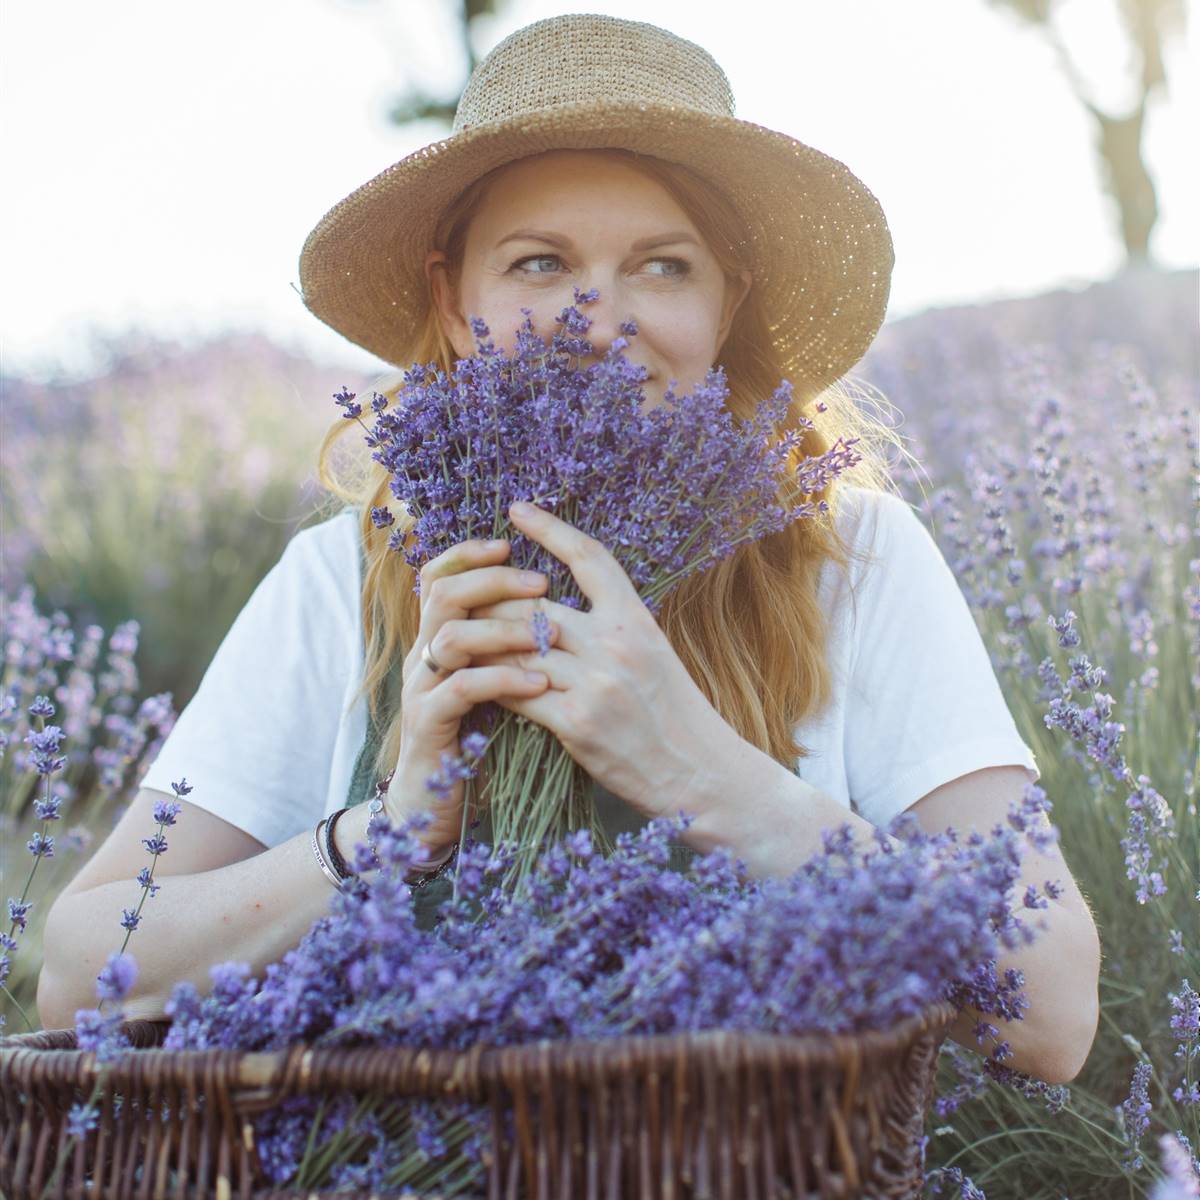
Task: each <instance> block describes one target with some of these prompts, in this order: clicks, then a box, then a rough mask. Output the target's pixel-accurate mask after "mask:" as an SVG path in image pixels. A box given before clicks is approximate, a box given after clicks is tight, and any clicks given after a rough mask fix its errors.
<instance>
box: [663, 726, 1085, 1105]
mask: <svg viewBox="0 0 1200 1200" xmlns="http://www.w3.org/2000/svg"><path fill="white" fill-rule="evenodd" d="M740 753H741V755H742V757H741V760H740V761H738V762H736V763H730V764H729V769H728V771H727V772H726V773H725V778H726V780H731V779H737V780H738V781H739V782H738V785H737V792H738V794H740V795H744V796H745V797H746V798H747V801H746V803H744V804H738V805H730V804H729V803H728V800H727V798H725V797H727V795H728V792H725V793H724V795H722V794H721V793H719V792H718V791H717V788H718V786H719V787H721V788H724V789H728V788H729V787H730V786H731V785H730V784H729V783H728V782H726V783H723V784H718V783H717V781H715V780H714V783H713V790H712V791H709V792H704V791H703V790H701V791H700V792H698V793H696V797H695V799H694V800H693V805H694V809H693V811H694V813H695V817H696V819H695V821H694V822H693V824H692V825H691V826H690V827H689V829H688V830H687V832H686V834H685V840H687V841H688V843H689V844H690V845H691V846H693V848H695V849H696V850H698V851H699V852H700V853H702V854H704V853H708V852H709V851H710V850H712V849H713V848H714V847H715V846H718V845H724V846H728V847H730V848H731V849H732V850H733V852H734V853H735V854H736V855H737V856H738V857H739V858H741V859H743V860H744V861H745V863H746V867H747V870H748V871H749V873H750V874H751V875H752V876H754V877H755V878H766V877H769V876H780V877H782V876H787V875H791V874H793V873H794V872H795V871H796V870H797V869H798V868H799V867H800V866H801V865H802V864H803V863H805V862H806V861H808V859H810V858H811V857H813V855H815V854H819V853H820V852H821V850H822V849H823V843H822V839H821V834H822V832H823V831H825V830H835V829H837V828H838V827H839V826H840V825H842V824H844V823H846V824H849V825H850V828H851V831H852V834H853V837H854V840H855V842H856V843H857V844H858V845H859V846H860V847H861V848H862V849H867V848H877V845H878V843H877V841H876V827H875V826H874V825H872V824H871V823H870V822H869V821H866V820H864V819H863V818H862V817H860V816H858V815H857V814H855V813H853V812H851V811H850V810H849V809H847V808H845V807H844V806H843V805H841V804H839V803H838V802H837V801H836V800H834V799H832V798H831V797H829V796H826V795H825V794H824V793H822V792H820V791H818V790H817V789H816V788H814V787H812V786H811V785H810V784H808V783H805V782H804V780H802V779H800V778H799V777H798V776H796V775H795V774H793V773H792V772H791V771H789V770H788V769H787V768H786V767H784V766H782V765H781V764H779V763H777V762H776V761H775V760H774V759H772V758H770V757H769V756H768V755H766V754H763V753H761V752H760V751H759V750H757V749H756V748H755V747H752V746H749V745H748V744H747V745H746V750H745V751H743V752H740ZM722 801H724V802H722ZM889 840H890V841H891V842H892V843H893V844H894V845H896V846H897V847H899V846H900V845H901V843H900V842H899V841H898V840H897V839H896V838H889ZM1019 915H1021V917H1022V920H1023V921H1025V922H1026V923H1027V924H1029V925H1030V926H1031V927H1033V928H1034V930H1035V932H1036V934H1037V936H1036V939H1035V940H1034V942H1033V943H1032V944H1031V945H1028V946H1022V947H1020V948H1018V949H1017V950H1015V951H1011V952H1008V953H1006V954H1005V955H1004V956H1003V957H999V958H997V967H996V972H997V977H998V978H1000V979H1003V978H1004V972H1005V971H1006V970H1007V969H1008V968H1010V967H1011V968H1013V969H1015V970H1019V971H1020V972H1021V973H1022V975H1023V976H1024V978H1025V982H1024V985H1023V990H1024V991H1025V993H1026V995H1027V996H1028V998H1029V1007H1028V1008H1027V1009H1026V1011H1025V1013H1024V1015H1023V1016H1022V1018H1021V1019H1020V1020H1017V1021H1005V1020H1003V1019H1001V1018H998V1017H996V1016H995V1015H994V1014H983V1013H979V1012H977V1011H976V1010H974V1009H971V1008H965V1009H963V1010H962V1012H961V1013H960V1014H959V1016H958V1018H957V1019H956V1021H955V1023H954V1024H953V1025H952V1026H951V1029H950V1033H949V1036H950V1037H951V1038H953V1039H954V1040H955V1041H957V1042H959V1043H961V1044H962V1045H964V1046H967V1047H969V1048H970V1049H972V1050H975V1051H977V1052H978V1053H981V1054H985V1055H986V1054H988V1053H989V1052H990V1051H991V1049H992V1047H993V1043H992V1042H991V1041H990V1039H988V1040H985V1042H984V1044H983V1045H982V1046H980V1044H979V1043H978V1041H977V1040H976V1037H975V1026H976V1023H977V1022H978V1021H980V1020H986V1021H988V1022H990V1023H991V1024H992V1025H994V1026H996V1027H997V1028H998V1029H999V1030H1000V1035H999V1036H1000V1039H1001V1040H1004V1041H1007V1042H1009V1044H1010V1045H1011V1047H1012V1050H1013V1055H1012V1057H1011V1058H1008V1059H1006V1060H1005V1063H1004V1065H1005V1066H1007V1067H1010V1068H1011V1069H1012V1070H1015V1071H1023V1072H1025V1073H1027V1074H1029V1075H1033V1076H1035V1077H1036V1078H1038V1079H1041V1080H1044V1081H1045V1082H1048V1083H1065V1082H1068V1081H1069V1080H1070V1079H1072V1078H1074V1076H1075V1074H1076V1073H1077V1072H1078V1070H1079V1069H1080V1067H1081V1066H1082V1063H1083V1061H1084V1059H1085V1058H1086V1057H1087V1051H1088V1049H1089V1048H1090V1046H1091V1043H1092V1038H1093V1036H1094V1033H1095V1029H1096V1021H1097V1019H1098V1014H1097V1012H1096V1010H1095V1009H1094V1007H1092V1006H1091V1004H1090V1003H1083V1004H1081V1003H1080V999H1079V998H1080V995H1081V989H1080V980H1086V979H1095V978H1096V977H1097V976H1098V973H1099V954H1100V950H1099V945H1098V941H1097V939H1096V937H1095V930H1094V928H1093V927H1092V926H1090V924H1088V925H1087V927H1086V928H1085V927H1084V926H1085V924H1086V923H1085V922H1083V921H1082V920H1081V918H1080V917H1079V916H1078V914H1076V913H1075V912H1073V911H1072V910H1070V909H1067V908H1064V907H1063V906H1062V905H1061V904H1059V903H1057V902H1056V901H1053V900H1051V901H1049V904H1048V907H1047V908H1045V909H1038V910H1036V911H1034V910H1027V911H1024V912H1023V913H1021V914H1019ZM1043 922H1044V923H1045V925H1046V928H1045V929H1044V930H1043V929H1039V928H1037V927H1038V926H1039V925H1040V924H1042V923H1043ZM1087 995H1088V996H1089V997H1090V996H1091V995H1092V993H1091V992H1088V993H1087Z"/></svg>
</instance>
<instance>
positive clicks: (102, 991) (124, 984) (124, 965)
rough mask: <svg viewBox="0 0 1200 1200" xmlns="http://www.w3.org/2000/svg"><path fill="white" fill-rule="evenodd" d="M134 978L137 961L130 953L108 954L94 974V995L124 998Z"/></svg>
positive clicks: (110, 998)
mask: <svg viewBox="0 0 1200 1200" xmlns="http://www.w3.org/2000/svg"><path fill="white" fill-rule="evenodd" d="M136 978H137V963H136V962H135V961H134V958H133V955H132V954H121V953H114V954H110V955H109V956H108V961H107V962H106V963H105V964H104V966H103V967H102V968H101V969H100V974H99V975H97V976H96V995H97V996H98V997H99V998H100V999H101V1000H118V1001H119V1000H124V999H125V997H126V996H127V995H128V994H129V989H130V988H131V987H133V981H134V980H135V979H136Z"/></svg>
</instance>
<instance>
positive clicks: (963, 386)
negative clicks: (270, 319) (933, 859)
mask: <svg viewBox="0 0 1200 1200" xmlns="http://www.w3.org/2000/svg"><path fill="white" fill-rule="evenodd" d="M1198 282H1200V280H1198V277H1197V273H1196V272H1195V271H1190V272H1175V273H1171V274H1160V273H1152V272H1150V273H1132V274H1127V275H1124V276H1122V277H1119V278H1117V279H1115V280H1113V281H1111V282H1109V283H1105V284H1103V285H1097V286H1095V287H1092V288H1090V289H1088V290H1087V291H1086V292H1083V293H1078V294H1074V293H1054V294H1050V295H1046V296H1040V297H1033V298H1028V299H1024V300H1015V301H1006V302H1001V303H995V304H991V305H987V306H979V307H964V308H957V309H950V310H942V311H935V312H930V313H927V314H923V315H921V316H919V317H915V318H910V319H908V320H905V321H902V322H896V323H893V324H889V325H887V326H885V327H884V329H883V330H882V331H881V332H880V334H879V336H878V338H877V340H876V342H875V344H874V345H873V346H872V348H871V350H870V352H869V353H868V355H867V357H866V358H865V359H864V360H863V362H862V364H860V367H859V368H858V370H857V371H856V372H854V375H855V377H856V378H858V379H860V380H862V381H863V383H864V386H863V388H862V402H863V403H864V404H867V405H877V406H879V407H880V408H882V409H885V410H890V411H891V412H892V413H893V414H894V419H895V421H896V422H897V423H898V424H899V428H900V431H901V432H902V433H903V434H904V435H905V436H906V438H907V439H908V442H907V446H908V450H909V454H910V456H911V457H910V458H908V459H904V460H898V461H896V462H895V463H894V464H893V468H894V475H895V478H896V480H897V483H898V485H899V487H900V490H901V492H902V494H903V495H904V496H905V498H906V499H907V500H909V501H910V502H911V503H912V504H913V505H914V506H915V507H916V509H917V511H918V513H919V514H920V515H921V517H922V519H923V520H924V521H925V523H926V524H927V526H928V528H929V529H930V531H931V533H932V534H933V536H934V538H935V540H936V541H937V543H938V545H939V546H940V547H941V549H942V552H943V553H944V555H945V557H946V559H947V562H948V563H949V565H950V567H951V568H952V570H953V572H954V574H955V576H956V578H957V579H958V581H959V584H960V586H961V587H962V589H963V592H964V594H965V595H966V597H967V599H968V601H969V603H970V605H971V608H972V610H973V612H974V614H975V616H976V619H977V621H978V623H979V627H980V629H981V631H982V633H983V636H984V640H985V642H986V644H987V646H988V648H989V650H990V652H991V655H992V660H993V663H994V665H995V668H996V671H997V675H998V677H999V679H1000V682H1001V684H1002V686H1003V690H1004V693H1005V696H1006V698H1007V700H1008V703H1009V706H1010V708H1011V710H1012V712H1013V715H1014V717H1015V719H1016V721H1017V725H1018V728H1019V729H1020V731H1021V733H1022V736H1023V737H1024V738H1025V739H1026V741H1027V742H1028V743H1029V745H1030V746H1031V747H1032V748H1033V750H1034V752H1035V754H1036V756H1037V759H1038V763H1039V765H1040V767H1041V771H1042V778H1041V780H1040V781H1039V784H1040V786H1041V787H1042V788H1044V789H1045V792H1046V795H1047V797H1048V798H1049V800H1050V801H1051V802H1052V805H1053V813H1052V817H1053V820H1054V822H1055V823H1056V824H1057V825H1058V827H1059V829H1060V830H1061V833H1062V851H1063V854H1064V857H1065V858H1066V860H1067V862H1068V864H1069V866H1070V868H1071V870H1072V873H1073V874H1074V876H1075V878H1076V879H1077V880H1078V882H1079V885H1080V887H1081V889H1082V890H1083V892H1084V895H1085V896H1086V897H1087V899H1088V902H1089V904H1090V905H1091V907H1092V909H1093V912H1094V914H1095V919H1096V924H1097V927H1098V929H1099V931H1100V936H1101V942H1102V947H1103V952H1104V964H1103V970H1102V976H1101V1002H1102V1012H1101V1022H1100V1029H1099V1032H1098V1035H1097V1039H1096V1042H1095V1045H1094V1047H1093V1050H1092V1054H1091V1057H1090V1059H1089V1061H1088V1063H1087V1065H1086V1066H1085V1068H1084V1070H1083V1072H1082V1073H1081V1074H1080V1075H1079V1076H1078V1077H1077V1078H1076V1079H1075V1080H1074V1081H1073V1082H1072V1083H1071V1084H1069V1085H1067V1086H1058V1087H1052V1086H1047V1085H1039V1086H1029V1085H1021V1086H1014V1084H1013V1082H1011V1081H1006V1080H1005V1079H1004V1078H1003V1072H995V1071H992V1072H988V1071H985V1070H984V1069H983V1068H982V1059H981V1058H979V1057H978V1056H975V1055H973V1054H971V1053H970V1052H968V1051H966V1050H964V1049H962V1048H961V1047H959V1046H958V1045H956V1044H954V1043H951V1042H947V1043H946V1044H945V1047H944V1050H943V1053H942V1057H941V1060H940V1062H939V1068H938V1087H937V1093H936V1099H935V1103H934V1107H933V1110H932V1111H931V1113H930V1119H929V1122H928V1125H927V1129H926V1134H927V1138H928V1141H927V1144H926V1157H927V1169H928V1171H929V1181H928V1185H927V1194H929V1195H942V1196H952V1195H953V1196H957V1195H962V1196H965V1197H978V1196H980V1195H986V1196H988V1197H992V1198H993V1200H995V1198H997V1197H1031V1198H1045V1200H1060V1198H1062V1197H1070V1200H1088V1198H1101V1197H1113V1196H1152V1197H1153V1200H1177V1198H1178V1197H1182V1196H1186V1195H1193V1196H1194V1195H1196V1194H1197V1192H1196V1191H1191V1192H1189V1191H1187V1190H1186V1187H1187V1186H1188V1185H1186V1184H1184V1183H1182V1182H1176V1183H1174V1184H1170V1183H1169V1182H1167V1180H1166V1175H1167V1174H1172V1175H1173V1176H1174V1177H1175V1179H1176V1180H1178V1181H1182V1180H1183V1179H1184V1178H1185V1176H1186V1174H1187V1172H1188V1171H1189V1170H1192V1171H1194V1170H1196V1169H1197V1167H1196V1160H1197V1158H1198V1157H1200V996H1198V995H1197V990H1196V989H1197V987H1198V986H1200V936H1198V935H1197V930H1198V929H1200V819H1198V815H1197V805H1196V788H1197V766H1198V761H1197V754H1198V750H1200V743H1198V737H1200V704H1198V699H1197V697H1198V692H1200V523H1198V505H1197V502H1198V499H1200V492H1198V490H1197V489H1198V487H1200V476H1198V472H1200V348H1198V345H1197V337H1196V330H1197V289H1198ZM343 385H346V386H349V387H351V388H356V387H360V390H365V388H363V386H362V385H363V381H359V380H355V379H352V378H349V379H348V378H344V377H343V376H342V375H339V374H337V373H336V372H331V371H329V370H328V369H324V368H315V367H313V366H311V365H310V364H306V363H304V362H303V361H302V360H299V359H295V358H292V357H290V356H287V355H284V354H283V353H281V352H279V351H278V350H277V349H275V348H273V347H271V346H270V345H269V344H267V343H265V342H263V341H261V340H257V339H249V340H244V341H236V342H231V343H228V344H220V343H214V344H213V345H211V346H209V347H207V348H205V349H204V350H203V351H202V352H200V351H192V352H178V351H171V350H170V349H169V348H166V347H155V346H151V347H149V348H147V347H143V348H141V349H140V350H139V351H137V352H130V353H129V354H128V355H127V356H121V355H118V356H116V357H115V359H114V365H113V370H112V372H111V373H110V374H109V375H108V376H106V377H105V378H104V379H103V380H98V381H95V382H93V383H88V384H82V385H73V386H70V387H61V388H56V387H48V386H34V385H30V384H27V383H24V382H22V381H20V380H14V379H6V380H4V407H3V430H2V434H3V436H2V440H0V506H2V511H3V513H4V522H5V528H4V538H3V546H2V549H0V554H2V557H0V592H2V593H3V612H2V615H0V632H2V636H3V644H4V677H3V690H2V693H0V746H2V747H3V760H2V761H0V819H2V820H3V822H4V838H3V840H2V848H0V867H2V868H3V887H4V889H5V891H4V894H5V896H7V897H10V899H9V911H8V924H7V925H6V926H5V929H6V930H7V936H6V941H5V950H4V954H3V962H4V964H5V965H4V966H0V976H2V975H5V974H6V975H7V978H5V979H4V987H5V992H4V994H3V995H2V996H0V1013H2V1014H3V1016H4V1020H5V1029H4V1032H19V1031H21V1030H24V1029H26V1028H29V1027H32V1028H37V1027H38V1021H37V1013H36V1004H35V986H36V977H37V970H38V964H39V962H40V945H39V940H40V930H41V922H42V920H43V919H44V914H45V911H46V909H47V908H48V907H49V904H50V902H51V900H52V898H53V896H54V894H55V892H56V890H57V889H58V888H60V887H61V886H62V885H63V883H64V882H65V880H66V879H67V878H68V877H69V876H70V875H71V874H72V873H73V872H74V871H75V870H77V869H78V866H79V865H80V862H81V861H82V859H81V856H82V855H84V854H86V850H87V847H88V845H89V844H90V843H91V842H92V841H93V840H94V839H95V838H97V837H101V836H103V834H104V832H105V831H106V830H107V829H108V828H110V827H111V824H112V823H113V822H114V821H115V820H116V818H117V817H118V816H119V815H120V812H121V811H122V808H123V805H124V804H125V803H126V802H127V801H128V799H129V797H130V794H131V790H132V789H133V787H134V786H135V784H136V782H137V779H138V778H139V776H140V774H141V771H142V769H143V768H144V767H145V765H147V764H148V763H149V762H150V761H151V760H152V758H153V757H154V754H155V753H156V751H157V746H158V744H159V742H160V740H161V738H162V737H163V736H165V734H166V733H167V732H169V729H170V727H171V723H172V721H173V719H174V715H175V713H176V712H177V711H179V710H181V709H182V707H183V706H184V705H185V704H186V702H187V700H188V698H189V697H190V695H191V694H192V692H193V691H194V689H195V686H196V684H197V683H198V681H199V678H200V676H201V674H202V673H203V670H204V668H205V666H206V664H207V662H208V659H209V657H210V656H211V654H212V652H213V651H214V650H215V648H216V645H217V644H218V643H219V641H220V639H221V637H222V636H223V634H224V632H225V630H226V629H227V628H228V626H229V624H230V622H231V621H232V619H233V617H234V615H235V614H236V612H237V611H238V610H239V609H240V607H241V605H242V604H243V603H244V601H245V599H246V597H247V596H248V595H249V593H250V591H251V590H252V589H253V587H254V585H255V584H256V583H257V581H258V579H259V578H261V576H262V575H263V574H264V573H265V571H266V570H267V568H268V567H269V566H270V565H271V564H272V563H273V562H274V561H275V559H277V557H278V555H279V553H280V551H281V549H282V547H283V545H284V544H285V543H286V541H287V539H288V538H289V537H290V536H291V535H292V534H293V533H294V532H295V531H296V530H297V529H298V528H300V527H301V526H302V525H304V524H307V523H311V522H312V521H314V520H318V519H320V518H321V515H322V512H321V503H322V496H321V495H320V493H319V489H318V487H317V485H316V483H315V482H314V480H313V478H312V476H313V464H314V462H315V455H316V447H317V444H318V442H319V440H320V437H321V434H322V433H323V431H324V429H325V428H326V427H327V426H328V425H330V424H332V423H333V422H334V421H335V420H336V419H337V418H336V416H335V414H334V412H333V411H332V406H331V404H330V399H329V398H330V396H331V395H332V394H333V393H334V391H335V390H336V389H337V388H338V387H341V386H343ZM365 386H366V387H369V381H367V382H366V384H365ZM348 440H349V439H348ZM847 478H848V479H852V472H851V473H850V475H848V476H847ZM39 695H42V696H47V697H49V698H50V699H51V700H52V701H53V704H54V705H55V706H56V712H55V714H54V715H53V717H52V718H48V717H46V716H45V715H43V714H40V713H39V712H38V711H35V712H34V713H33V714H30V712H29V709H30V706H31V705H34V701H35V697H37V696H39ZM35 708H36V706H35ZM51 719H52V721H53V723H54V724H55V725H57V726H60V727H61V728H62V731H63V738H62V744H61V748H58V747H57V745H51V744H49V742H48V741H47V740H46V739H45V738H42V739H41V740H40V741H39V737H38V733H39V731H41V730H44V729H45V727H46V726H47V725H48V724H49V723H50V720H51ZM31 731H32V737H31V738H30V740H27V737H29V735H30V734H31ZM55 754H57V755H60V756H61V757H62V759H63V763H62V767H61V769H60V770H58V771H56V772H55V774H54V779H53V781H52V787H50V788H45V789H44V784H45V779H46V778H47V777H48V776H42V775H39V774H38V773H37V770H36V763H35V759H36V758H37V757H38V756H41V758H42V760H43V761H45V759H46V756H47V755H55ZM161 831H162V830H161V826H160V830H159V832H160V834H161ZM146 832H147V834H150V833H152V832H153V831H152V830H147V831H146ZM173 836H177V837H178V836H185V833H184V830H183V826H182V825H181V826H180V827H179V829H178V830H176V831H174V833H173ZM130 893H131V894H130V903H131V905H137V904H138V896H139V891H138V888H137V887H136V886H135V884H134V881H133V880H131V881H130ZM139 907H140V906H139ZM152 911H153V910H152V902H151V904H150V914H151V915H152ZM4 931H5V930H4V929H0V933H3V932H4ZM129 932H131V929H127V930H126V931H122V930H121V929H119V928H116V929H114V931H113V947H112V948H113V949H114V950H116V949H118V948H119V947H121V946H122V944H123V943H130V945H129V948H130V950H131V952H134V953H136V934H135V935H134V937H133V939H132V941H130V938H129V936H128V934H129Z"/></svg>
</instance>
